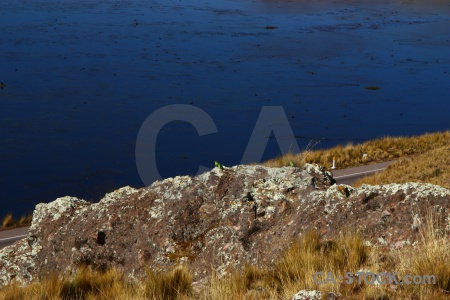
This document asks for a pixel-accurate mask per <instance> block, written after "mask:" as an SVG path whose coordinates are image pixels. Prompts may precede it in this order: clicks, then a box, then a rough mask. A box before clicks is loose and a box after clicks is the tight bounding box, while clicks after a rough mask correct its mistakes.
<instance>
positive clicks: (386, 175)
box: [354, 145, 450, 189]
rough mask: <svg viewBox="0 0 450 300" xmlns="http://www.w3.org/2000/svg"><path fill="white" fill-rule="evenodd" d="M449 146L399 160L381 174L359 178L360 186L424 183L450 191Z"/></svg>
mask: <svg viewBox="0 0 450 300" xmlns="http://www.w3.org/2000/svg"><path fill="white" fill-rule="evenodd" d="M449 174H450V145H446V146H442V147H436V148H435V149H431V150H428V151H427V152H425V153H423V154H419V155H414V156H412V157H410V158H408V159H401V160H399V161H397V162H395V163H393V164H392V165H390V166H389V167H388V168H387V169H386V170H384V171H383V172H379V173H376V174H374V175H371V176H368V177H364V178H361V179H360V180H359V181H357V182H356V183H355V184H354V186H360V185H362V184H364V183H365V184H372V185H375V184H388V183H406V182H426V183H431V184H436V185H440V186H443V187H446V188H448V189H450V176H449Z"/></svg>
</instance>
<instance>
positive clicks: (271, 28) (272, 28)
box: [264, 26, 278, 30]
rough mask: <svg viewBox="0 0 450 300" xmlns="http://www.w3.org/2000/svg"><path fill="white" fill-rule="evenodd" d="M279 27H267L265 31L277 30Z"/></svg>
mask: <svg viewBox="0 0 450 300" xmlns="http://www.w3.org/2000/svg"><path fill="white" fill-rule="evenodd" d="M277 28H278V27H276V26H266V27H264V29H266V30H274V29H277Z"/></svg>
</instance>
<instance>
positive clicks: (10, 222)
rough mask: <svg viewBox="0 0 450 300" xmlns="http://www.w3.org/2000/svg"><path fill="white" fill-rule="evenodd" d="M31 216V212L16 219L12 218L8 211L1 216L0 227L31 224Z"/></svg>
mask: <svg viewBox="0 0 450 300" xmlns="http://www.w3.org/2000/svg"><path fill="white" fill-rule="evenodd" d="M32 217H33V216H32V215H31V214H28V215H27V216H22V217H21V218H20V219H19V220H16V219H14V218H13V215H12V214H11V213H9V214H7V215H6V216H5V217H4V218H3V222H2V227H3V228H10V227H14V226H16V225H26V224H31V221H32Z"/></svg>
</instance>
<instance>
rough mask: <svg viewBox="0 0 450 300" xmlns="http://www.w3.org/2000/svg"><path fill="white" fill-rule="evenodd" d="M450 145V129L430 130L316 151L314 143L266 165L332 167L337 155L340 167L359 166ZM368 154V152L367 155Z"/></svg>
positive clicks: (337, 164)
mask: <svg viewBox="0 0 450 300" xmlns="http://www.w3.org/2000/svg"><path fill="white" fill-rule="evenodd" d="M449 145H450V131H445V132H438V133H427V134H424V135H420V136H414V137H385V138H381V139H376V140H372V141H368V142H365V143H363V144H357V145H353V144H351V143H349V144H347V145H345V146H342V145H340V146H336V147H334V148H330V149H325V150H315V151H312V148H313V147H311V145H309V146H308V147H307V149H306V150H305V151H304V152H302V153H300V154H296V155H294V154H286V155H284V156H280V157H277V158H274V159H271V160H269V161H266V162H264V163H263V164H264V165H265V166H268V167H282V166H289V161H290V160H293V161H294V163H295V165H296V166H299V167H301V166H303V165H304V164H305V163H317V164H320V165H322V166H324V167H325V168H331V166H332V163H333V158H334V159H335V161H336V167H337V168H338V169H343V168H349V167H356V166H360V165H365V164H369V163H375V162H382V161H388V160H393V159H398V158H404V157H410V156H412V155H417V154H422V153H425V152H427V151H430V150H433V149H435V148H440V147H444V146H449ZM364 154H366V155H364Z"/></svg>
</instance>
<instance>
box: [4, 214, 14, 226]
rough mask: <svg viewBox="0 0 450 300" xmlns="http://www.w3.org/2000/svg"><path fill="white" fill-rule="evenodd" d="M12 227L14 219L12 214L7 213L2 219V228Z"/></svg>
mask: <svg viewBox="0 0 450 300" xmlns="http://www.w3.org/2000/svg"><path fill="white" fill-rule="evenodd" d="M13 225H14V219H13V216H12V213H9V214H7V215H6V217H4V218H3V222H2V226H3V228H7V227H11V226H13Z"/></svg>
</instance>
